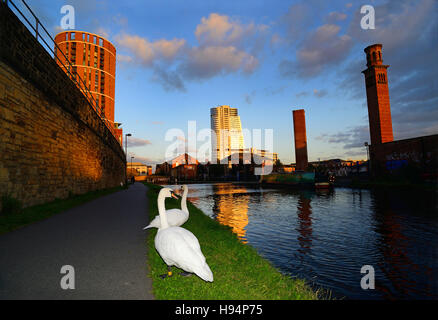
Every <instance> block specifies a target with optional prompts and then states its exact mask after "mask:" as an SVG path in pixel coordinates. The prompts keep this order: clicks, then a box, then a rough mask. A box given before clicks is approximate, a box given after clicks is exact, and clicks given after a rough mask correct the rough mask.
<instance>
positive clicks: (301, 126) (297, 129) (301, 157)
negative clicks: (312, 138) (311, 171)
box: [292, 109, 308, 170]
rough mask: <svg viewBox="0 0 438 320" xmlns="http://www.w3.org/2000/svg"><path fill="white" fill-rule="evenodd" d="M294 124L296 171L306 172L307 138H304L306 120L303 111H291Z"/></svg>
mask: <svg viewBox="0 0 438 320" xmlns="http://www.w3.org/2000/svg"><path fill="white" fill-rule="evenodd" d="M292 116H293V122H294V139H295V161H296V170H306V168H307V165H308V158H307V136H306V118H305V114H304V110H303V109H300V110H293V111H292Z"/></svg>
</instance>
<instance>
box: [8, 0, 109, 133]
mask: <svg viewBox="0 0 438 320" xmlns="http://www.w3.org/2000/svg"><path fill="white" fill-rule="evenodd" d="M2 1H3V2H4V3H6V5H7V6H8V7H9V8H10V9H11V11H12V12H14V14H15V15H16V16H17V17H18V18H19V19H20V20H21V21H22V22H23V20H24V22H26V23H23V24H24V25H25V26H26V27H27V28H28V29H29V31H31V32H33V33H35V38H36V39H37V41H38V42H39V43H40V44H41V45H42V46H43V47H44V48H46V50H48V51H49V53H51V54H52V55H53V57H54V59H55V60H57V61H58V62H59V63H60V64H61V65H62V66H63V67H64V70H65V71H66V74H67V76H68V77H69V78H70V80H71V81H73V82H74V83H75V84H76V86H77V87H78V88H79V90H81V92H82V93H83V94H84V96H85V98H86V99H87V101H88V102H89V104H90V106H91V107H92V108H93V110H94V111H95V112H96V113H97V114H98V115H99V117H100V118H101V119H102V121H103V122H104V123H105V125H106V127H107V128H108V129H109V130H110V131H111V133H112V134H113V135H114V136H116V130H115V128H114V124H113V123H112V122H111V121H110V120H108V119H106V118H104V117H102V108H101V107H100V106H99V103H98V102H97V100H96V99H95V98H94V96H93V94H92V93H91V92H90V90H89V89H88V87H87V86H86V84H85V82H84V80H83V79H82V77H81V76H79V75H78V74H75V73H72V72H70V70H73V64H72V63H71V61H70V60H69V59H68V57H67V56H66V55H65V53H64V52H63V51H62V50H61V49H60V48H59V46H58V45H57V44H56V42H55V40H54V39H53V38H52V36H51V35H50V33H49V32H48V31H47V29H46V28H45V27H44V25H43V24H42V23H41V21H40V20H39V19H38V17H37V16H36V15H35V13H34V12H33V11H32V9H31V8H30V7H29V5H28V4H27V3H26V1H24V0H17V2H18V1H20V2H21V3H22V6H21V9H22V10H20V8H19V5H17V4H16V3H14V1H12V0H2ZM23 9H26V11H28V14H27V16H26V15H25V14H24V13H23V11H24V10H23ZM29 13H30V15H29ZM30 16H32V17H33V18H31V17H30ZM20 17H21V18H20ZM28 17H29V18H30V19H31V20H32V19H33V20H34V21H35V22H34V23H32V22H31V21H29V19H28ZM47 38H48V39H47ZM46 39H47V41H46ZM47 42H49V43H47ZM57 52H60V53H61V54H62V56H63V57H64V58H65V62H66V63H67V64H65V63H64V62H63V61H61V59H60V58H59V57H58V55H57Z"/></svg>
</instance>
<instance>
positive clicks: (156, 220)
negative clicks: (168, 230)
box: [143, 215, 161, 230]
mask: <svg viewBox="0 0 438 320" xmlns="http://www.w3.org/2000/svg"><path fill="white" fill-rule="evenodd" d="M159 227H161V222H160V216H159V215H158V216H155V218H154V219H153V220H152V221H151V222H150V223H149V225H148V226H147V227H144V228H143V230H145V229H149V228H159Z"/></svg>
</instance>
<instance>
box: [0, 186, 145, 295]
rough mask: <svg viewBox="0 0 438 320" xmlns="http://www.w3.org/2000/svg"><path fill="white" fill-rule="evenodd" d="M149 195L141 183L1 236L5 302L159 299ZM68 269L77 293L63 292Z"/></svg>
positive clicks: (0, 271) (0, 283)
mask: <svg viewBox="0 0 438 320" xmlns="http://www.w3.org/2000/svg"><path fill="white" fill-rule="evenodd" d="M146 191H147V188H146V187H145V186H144V185H143V184H142V183H135V184H134V185H131V186H130V187H129V189H128V190H123V191H119V192H116V193H113V194H110V195H107V196H104V197H101V198H99V199H95V200H93V201H91V202H87V203H85V204H82V205H80V206H78V207H75V208H73V209H70V210H68V211H66V212H63V213H60V214H57V215H54V216H53V217H51V218H49V219H47V220H44V221H40V222H36V223H34V224H32V225H29V226H27V227H24V228H21V229H19V230H16V231H13V232H10V233H7V234H4V235H0V299H153V296H152V294H151V288H152V284H151V279H150V278H148V277H147V261H146V259H147V256H146V254H147V247H146V235H147V234H146V232H145V231H144V230H142V229H143V227H144V226H146V225H147V224H148V220H149V219H148V203H147V198H146ZM64 265H71V266H73V267H74V272H75V289H74V290H63V289H61V285H60V283H61V278H62V277H64V276H65V275H66V274H61V273H60V271H61V267H62V266H64ZM70 274H71V273H70Z"/></svg>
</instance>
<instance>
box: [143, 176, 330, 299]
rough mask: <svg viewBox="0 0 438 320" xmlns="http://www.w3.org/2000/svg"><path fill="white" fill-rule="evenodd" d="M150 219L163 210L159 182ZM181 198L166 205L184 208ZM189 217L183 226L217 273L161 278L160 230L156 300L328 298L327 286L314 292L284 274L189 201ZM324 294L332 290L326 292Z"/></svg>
mask: <svg viewBox="0 0 438 320" xmlns="http://www.w3.org/2000/svg"><path fill="white" fill-rule="evenodd" d="M147 186H148V189H149V190H148V198H149V215H150V216H149V218H150V219H152V218H153V217H155V216H156V215H158V209H157V195H158V192H159V190H160V188H161V187H160V186H156V185H151V184H147ZM179 207H180V204H179V201H177V200H174V199H166V208H167V209H171V208H179ZM188 208H189V211H190V217H189V220H188V221H187V222H186V223H185V224H184V225H183V227H184V228H186V229H188V230H190V231H191V232H193V233H194V234H195V235H196V237H197V238H198V240H199V242H200V245H201V249H202V252H203V254H204V255H205V257H206V259H207V263H208V264H209V266H210V268H211V270H212V272H213V274H214V282H212V283H207V282H204V281H203V280H201V279H199V278H198V277H196V276H191V277H181V276H179V275H178V274H179V273H180V272H181V271H180V270H179V269H177V268H173V269H174V270H173V271H174V276H173V277H171V278H167V279H164V280H162V279H160V278H159V275H161V274H163V273H165V272H166V265H165V264H164V262H163V260H162V259H161V257H160V256H159V255H158V253H157V251H156V250H155V247H154V237H155V234H156V232H157V230H156V229H150V230H149V231H148V236H147V239H148V241H147V246H148V259H149V266H150V270H149V275H150V277H151V278H152V286H153V294H154V296H155V297H156V298H157V299H190V300H191V299H199V300H204V299H210V300H216V299H224V300H242V299H245V300H274V299H275V300H277V299H279V300H291V299H293V300H294V299H304V300H315V299H318V298H321V297H322V298H323V297H324V291H323V290H322V289H320V290H318V291H316V292H315V291H314V290H312V289H311V288H310V286H309V285H307V284H306V283H305V281H304V280H301V279H293V278H291V277H289V276H286V275H283V274H282V273H280V272H279V271H278V270H277V269H276V268H275V267H273V266H272V265H271V264H270V263H269V262H268V261H267V260H265V259H263V258H262V257H261V256H259V254H258V253H257V251H256V250H255V249H254V248H253V247H252V246H250V245H246V244H243V243H242V242H241V241H239V239H238V237H237V236H236V235H235V234H234V233H233V232H232V231H231V229H230V228H229V227H227V226H224V225H221V224H220V223H219V222H217V221H215V220H212V219H211V218H210V217H208V216H207V215H205V214H204V213H203V212H202V211H201V210H199V209H198V208H196V207H195V206H194V205H192V204H191V203H190V202H189V203H188ZM325 296H327V294H326V293H325Z"/></svg>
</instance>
